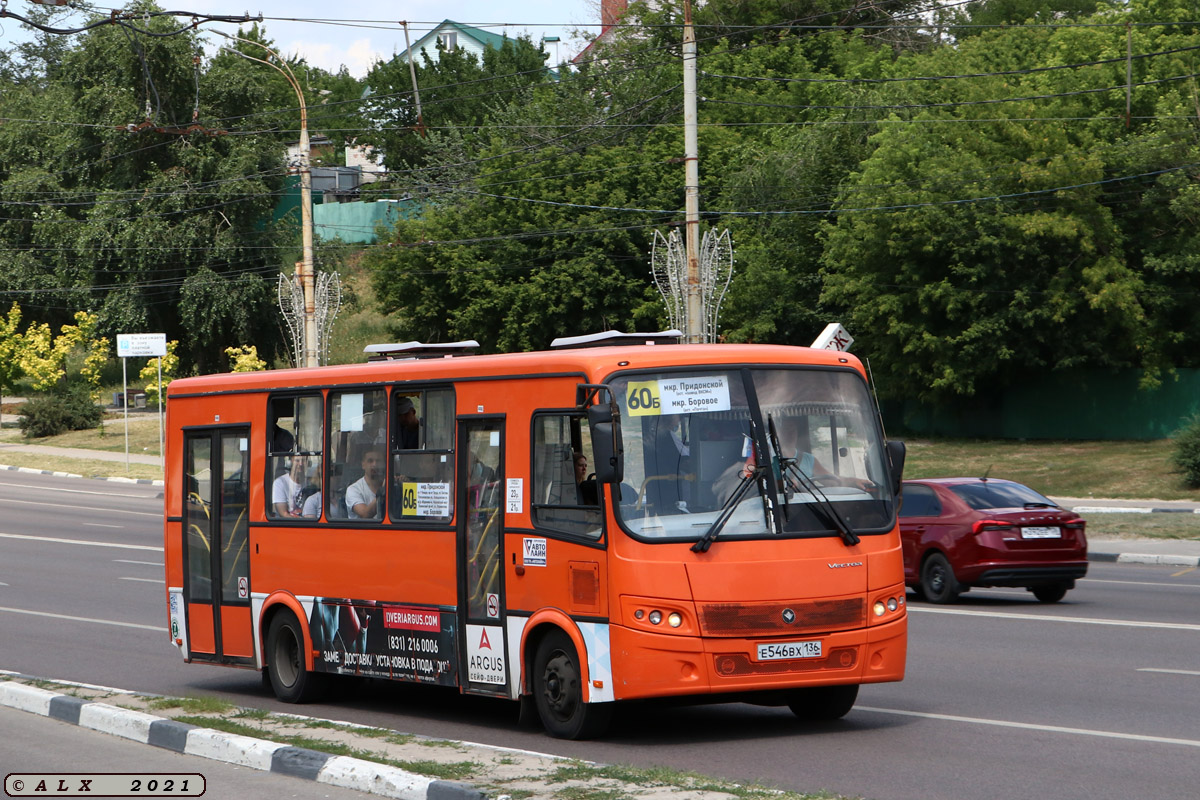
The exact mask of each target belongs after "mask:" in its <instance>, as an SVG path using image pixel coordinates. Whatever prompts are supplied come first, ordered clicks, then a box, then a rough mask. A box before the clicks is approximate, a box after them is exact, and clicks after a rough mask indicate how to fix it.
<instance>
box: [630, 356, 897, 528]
mask: <svg viewBox="0 0 1200 800" xmlns="http://www.w3.org/2000/svg"><path fill="white" fill-rule="evenodd" d="M611 385H612V387H613V390H614V392H615V394H616V396H617V402H618V404H619V406H620V409H621V432H622V436H623V437H624V449H625V473H624V482H623V484H622V486H621V492H620V505H619V518H620V520H621V522H622V525H623V526H624V528H625V529H626V530H627V531H628V532H629V533H631V534H632V535H633V536H635V537H637V538H644V539H647V540H654V541H660V540H669V541H689V540H696V539H700V538H701V537H706V538H710V539H711V538H717V539H718V541H723V540H727V539H737V538H753V537H763V536H775V535H784V536H842V537H843V538H844V539H847V540H848V541H852V540H853V539H854V536H853V535H852V534H872V533H886V532H887V531H888V530H890V527H891V525H892V523H893V521H894V513H895V498H894V497H893V496H892V494H891V491H890V489H889V488H888V484H889V481H888V477H887V470H886V467H885V464H886V461H885V457H884V451H883V439H882V435H881V431H880V428H879V425H878V421H877V417H876V415H875V411H874V404H873V402H872V400H871V398H870V395H869V393H868V390H867V386H866V384H865V382H864V381H863V380H862V378H861V377H860V376H859V375H858V374H857V373H856V372H853V371H850V370H831V369H820V368H783V367H778V368H745V369H719V368H718V369H704V370H695V371H688V372H676V371H670V372H666V371H664V372H659V373H650V374H646V373H643V374H637V375H622V376H620V377H618V378H616V379H614V380H613V381H611ZM719 519H720V520H721V521H719V522H718V520H719ZM714 523H716V528H717V529H716V530H713V529H714Z"/></svg>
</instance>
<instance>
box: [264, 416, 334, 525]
mask: <svg viewBox="0 0 1200 800" xmlns="http://www.w3.org/2000/svg"><path fill="white" fill-rule="evenodd" d="M321 416H322V414H321V396H320V395H319V394H313V395H298V396H296V395H293V396H290V397H272V398H271V399H270V401H269V402H268V417H269V419H270V428H269V433H268V437H269V438H268V441H267V480H268V489H267V516H268V517H270V518H273V519H295V518H298V517H301V516H304V507H305V504H306V503H307V504H308V506H309V507H310V508H312V507H313V506H314V504H313V503H312V502H309V499H310V498H311V497H312V495H314V494H319V493H320V491H321V446H322V436H321ZM315 506H316V507H317V508H318V509H319V508H320V500H319V499H318V500H317V502H316V503H315ZM316 516H319V514H317V515H316Z"/></svg>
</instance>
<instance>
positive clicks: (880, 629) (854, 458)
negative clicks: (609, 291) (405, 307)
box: [164, 332, 907, 738]
mask: <svg viewBox="0 0 1200 800" xmlns="http://www.w3.org/2000/svg"><path fill="white" fill-rule="evenodd" d="M671 334H677V332H668V335H666V336H662V335H643V334H619V335H618V334H612V335H607V336H601V335H594V336H583V337H572V338H566V339H560V340H556V341H555V346H553V347H552V348H551V349H550V350H547V351H544V352H534V353H512V354H501V355H474V354H470V346H471V345H473V344H474V343H457V344H454V345H418V344H416V343H408V344H406V345H379V346H371V347H369V348H367V350H368V351H369V358H368V359H367V360H366V361H365V363H361V364H353V365H345V366H329V367H320V368H315V369H294V370H278V371H270V372H255V373H239V374H225V375H208V376H203V377H195V378H186V379H180V380H176V381H174V382H172V383H171V384H170V387H169V391H168V395H167V445H166V451H167V455H168V458H167V468H166V486H165V492H166V513H165V531H164V543H165V551H166V582H167V591H166V594H167V598H166V599H167V603H168V614H169V624H170V630H171V639H172V642H173V644H174V645H175V646H176V647H178V649H179V651H180V653H181V654H182V656H183V658H184V660H185V661H188V662H203V663H211V664H223V665H229V666H237V667H245V668H254V669H260V670H266V671H267V672H268V674H269V679H270V683H271V685H272V687H273V690H274V692H275V694H276V695H277V696H278V697H279V698H280V699H281V700H284V701H289V702H303V701H306V700H310V699H313V698H315V697H316V696H318V694H319V692H320V691H321V690H322V689H323V688H324V687H325V685H326V684H327V683H328V682H329V680H331V679H332V678H333V676H335V675H357V676H367V677H373V678H381V679H391V680H401V681H412V682H418V683H427V684H435V685H440V686H449V687H456V688H457V690H458V691H460V692H463V693H470V694H478V695H488V696H493V697H502V698H509V699H512V700H516V701H520V710H521V714H522V715H523V716H525V717H526V718H529V719H533V718H534V713H535V712H536V716H537V717H539V718H540V720H541V722H542V724H543V726H544V727H545V729H546V731H547V732H548V733H549V734H550V735H552V736H556V737H564V738H584V737H589V736H595V735H598V734H600V733H601V732H602V731H603V730H604V729H605V726H606V725H607V722H608V719H609V716H610V714H611V711H612V708H613V705H614V703H616V702H619V701H625V700H635V699H638V700H647V699H652V698H674V699H680V698H683V699H687V700H689V701H718V700H719V701H729V700H739V701H747V702H752V703H760V704H770V705H781V706H782V705H786V706H788V707H790V709H791V710H792V711H793V712H794V713H795V714H796V715H797V716H799V717H801V718H803V719H835V718H838V717H841V716H842V715H844V714H846V713H847V712H848V711H849V710H850V708H851V707H852V706H853V704H854V702H855V699H856V698H857V695H858V687H859V685H860V684H864V683H876V682H883V681H898V680H901V679H902V678H903V676H904V664H905V655H906V642H907V637H906V632H907V615H906V606H905V600H904V567H903V562H902V558H901V550H900V538H899V532H898V528H897V522H896V512H897V505H898V493H899V488H900V479H901V472H902V469H903V458H904V446H903V444H902V443H899V442H885V440H884V435H883V430H882V427H881V424H880V420H879V415H878V413H877V410H876V408H875V405H874V403H873V401H872V395H871V393H870V391H869V390H868V384H867V380H866V375H865V373H864V371H863V368H862V365H861V364H860V362H859V360H858V359H856V358H855V357H854V356H851V355H849V354H847V353H841V352H836V351H825V350H813V349H809V348H803V347H785V346H767V345H732V344H718V345H686V344H675V343H671V342H673V341H674V339H672V338H671Z"/></svg>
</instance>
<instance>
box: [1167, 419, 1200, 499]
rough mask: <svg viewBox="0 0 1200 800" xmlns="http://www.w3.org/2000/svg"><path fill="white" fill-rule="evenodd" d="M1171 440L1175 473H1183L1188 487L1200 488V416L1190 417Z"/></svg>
mask: <svg viewBox="0 0 1200 800" xmlns="http://www.w3.org/2000/svg"><path fill="white" fill-rule="evenodd" d="M1173 438H1174V444H1175V453H1174V455H1172V456H1171V461H1172V462H1173V463H1174V464H1175V471H1176V472H1181V473H1183V480H1184V481H1185V482H1186V483H1187V485H1188V486H1191V487H1192V488H1197V487H1200V415H1195V416H1192V417H1191V418H1190V419H1189V420H1188V421H1187V424H1186V425H1184V426H1183V427H1182V428H1180V429H1179V430H1178V431H1176V432H1175V436H1174V437H1173Z"/></svg>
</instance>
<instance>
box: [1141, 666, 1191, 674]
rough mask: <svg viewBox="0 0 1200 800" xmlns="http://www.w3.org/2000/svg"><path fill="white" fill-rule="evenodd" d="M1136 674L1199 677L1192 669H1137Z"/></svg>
mask: <svg viewBox="0 0 1200 800" xmlns="http://www.w3.org/2000/svg"><path fill="white" fill-rule="evenodd" d="M1138 672H1165V673H1167V674H1168V675H1200V672H1197V671H1196V670H1194V669H1159V668H1158V667H1138Z"/></svg>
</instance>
